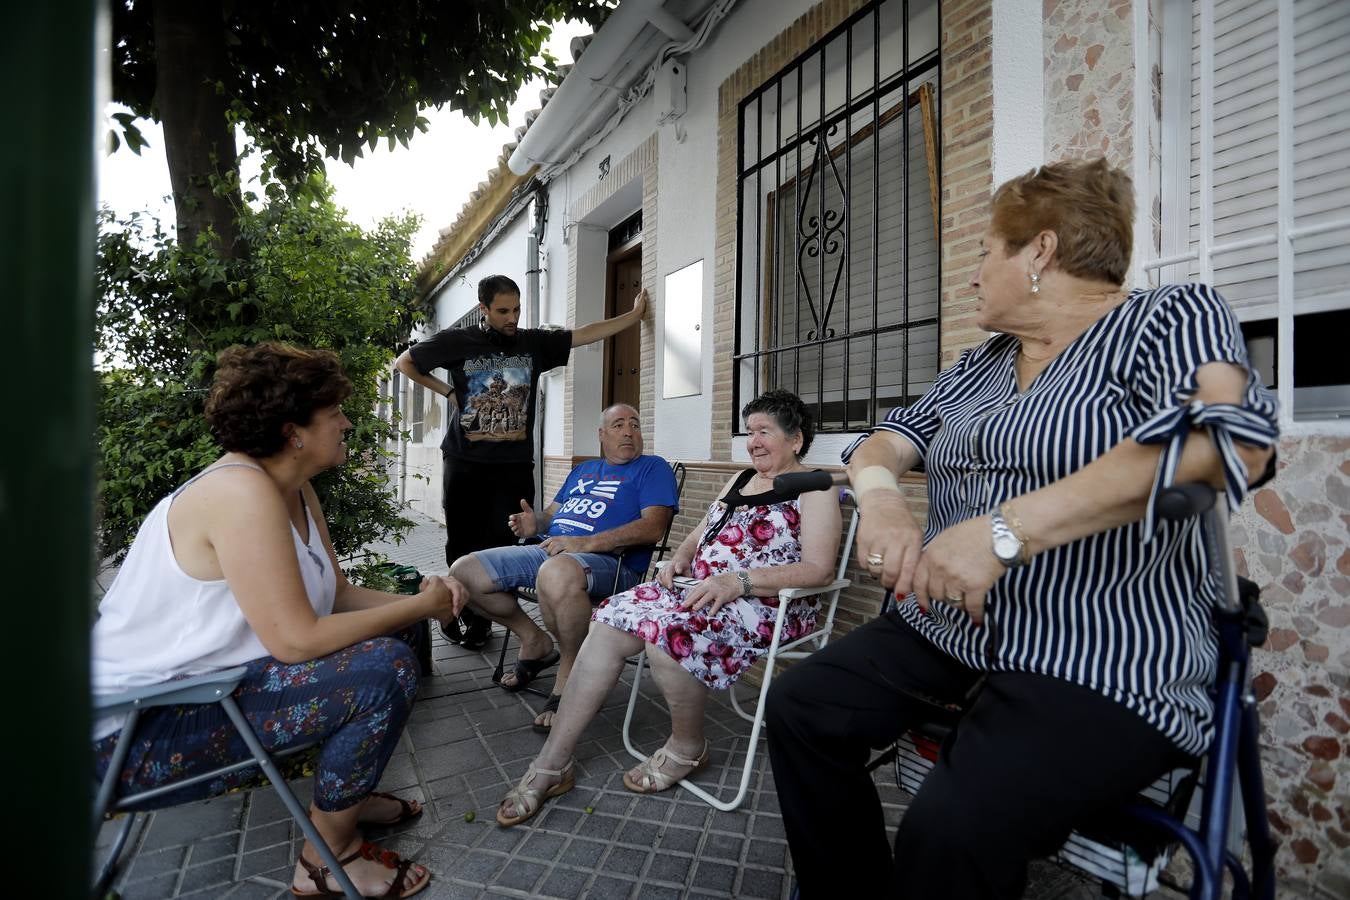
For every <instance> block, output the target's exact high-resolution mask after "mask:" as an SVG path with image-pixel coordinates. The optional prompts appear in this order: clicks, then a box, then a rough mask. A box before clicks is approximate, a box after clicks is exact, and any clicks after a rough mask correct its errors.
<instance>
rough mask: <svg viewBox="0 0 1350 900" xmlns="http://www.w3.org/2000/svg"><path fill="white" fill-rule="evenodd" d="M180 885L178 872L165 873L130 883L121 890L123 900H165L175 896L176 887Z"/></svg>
mask: <svg viewBox="0 0 1350 900" xmlns="http://www.w3.org/2000/svg"><path fill="white" fill-rule="evenodd" d="M177 884H178V873H177V872H165V873H163V874H162V875H156V876H155V877H154V878H147V879H146V880H145V881H138V882H136V883H135V884H131V883H128V884H126V885H124V886H122V887H121V888H120V889H119V892H120V893H121V896H122V900H163V898H165V897H172V896H173V889H174V886H175V885H177Z"/></svg>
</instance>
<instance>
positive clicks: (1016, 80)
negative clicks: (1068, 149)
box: [992, 0, 1045, 187]
mask: <svg viewBox="0 0 1350 900" xmlns="http://www.w3.org/2000/svg"><path fill="white" fill-rule="evenodd" d="M993 7H994V21H993V42H994V43H993V48H992V58H993V68H994V74H993V80H994V136H993V153H994V187H998V186H999V185H1000V184H1002V183H1003V182H1005V181H1007V180H1008V179H1009V178H1012V177H1013V176H1014V175H1021V174H1022V173H1024V172H1026V171H1028V170H1029V169H1032V168H1035V167H1036V166H1039V165H1041V164H1042V163H1043V162H1044V161H1045V125H1044V123H1045V89H1044V85H1043V83H1042V82H1043V81H1044V76H1043V74H1042V73H1043V71H1044V59H1043V52H1042V49H1041V4H1040V3H1039V2H1038V0H998V2H997V3H995V4H993Z"/></svg>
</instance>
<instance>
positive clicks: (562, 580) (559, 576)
mask: <svg viewBox="0 0 1350 900" xmlns="http://www.w3.org/2000/svg"><path fill="white" fill-rule="evenodd" d="M536 584H537V585H538V587H539V609H540V611H541V612H543V614H544V627H546V628H547V629H548V630H549V632H551V633H552V634H553V636H554V637H556V638H557V639H558V650H559V653H560V654H561V656H562V659H561V660H560V661H559V663H558V675H557V677H556V678H555V679H554V682H553V693H555V694H561V693H562V692H563V688H565V687H566V686H567V677H568V676H569V675H571V674H572V666H573V664H574V663H575V662H576V659H577V653H579V652H580V651H581V644H582V642H583V641H585V640H586V633H587V632H588V631H589V630H590V627H591V598H590V596H588V595H587V593H586V572H585V570H584V569H582V567H581V563H579V562H577V560H576V559H574V558H573V557H571V556H567V555H562V556H555V557H553V558H552V559H550V560H549V561H548V562H546V563H544V564H543V565H542V566H540V568H539V577H538V579H537V581H536ZM552 715H553V714H552V713H543V714H542V716H552ZM536 721H539V720H536ZM539 724H540V725H547V724H549V723H548V722H547V721H540V722H539Z"/></svg>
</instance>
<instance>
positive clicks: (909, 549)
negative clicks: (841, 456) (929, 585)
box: [853, 490, 923, 597]
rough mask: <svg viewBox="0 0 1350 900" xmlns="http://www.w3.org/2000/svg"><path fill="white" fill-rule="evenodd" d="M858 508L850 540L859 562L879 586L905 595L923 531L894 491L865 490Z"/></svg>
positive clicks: (917, 557) (901, 595) (919, 549)
mask: <svg viewBox="0 0 1350 900" xmlns="http://www.w3.org/2000/svg"><path fill="white" fill-rule="evenodd" d="M858 511H859V513H860V514H861V515H860V517H859V521H858V534H857V536H856V537H855V538H854V540H853V546H854V548H855V549H856V550H857V554H858V564H859V565H860V566H862V567H863V568H865V569H866V570H867V573H868V574H869V575H871V576H872V577H873V578H875V579H877V580H878V581H880V582H881V586H882V587H884V588H887V589H888V590H892V591H894V592H895V595H896V596H897V597H904V596H905V595H906V594H908V593H909V592H910V591H911V590H912V589H913V588H912V583H913V579H914V568H915V566H916V565H918V562H919V555H920V553H921V552H922V551H923V530H922V529H921V528H919V525H918V523H917V522H915V521H914V516H913V514H912V513H910V511H909V506H908V505H906V503H905V498H904V497H902V496H901V495H900V493H899V492H897V491H889V490H872V491H868V492H867V493H865V494H863V495H862V497H860V498H859V499H858ZM878 560H880V562H878Z"/></svg>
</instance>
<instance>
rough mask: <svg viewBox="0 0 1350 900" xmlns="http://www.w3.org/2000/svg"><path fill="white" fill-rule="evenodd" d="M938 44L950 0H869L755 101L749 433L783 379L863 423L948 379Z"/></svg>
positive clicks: (849, 425) (742, 388) (826, 422)
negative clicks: (753, 415) (942, 375)
mask: <svg viewBox="0 0 1350 900" xmlns="http://www.w3.org/2000/svg"><path fill="white" fill-rule="evenodd" d="M938 41H939V15H938V3H937V2H936V0H930V2H927V3H920V2H903V0H884V2H879V3H874V4H870V5H869V6H867V7H865V8H863V9H862V10H860V11H859V12H858V13H857V14H855V15H854V16H853V17H852V18H850V19H849V20H848V21H847V22H845V23H843V24H842V25H840V26H839V27H838V28H836V29H835V30H834V31H832V32H831V33H829V34H828V35H826V36H825V37H824V38H822V39H821V40H820V41H819V42H818V43H817V44H815V45H814V46H812V47H811V48H810V49H808V50H807V51H806V52H805V53H803V54H802V55H801V56H799V57H798V58H797V59H795V60H794V61H793V62H792V63H790V64H789V65H788V66H786V67H785V68H783V69H782V70H781V71H779V72H778V73H777V74H775V75H774V76H772V77H771V78H770V79H769V80H768V81H766V82H765V83H764V84H763V85H761V86H760V87H759V88H757V89H756V90H755V91H754V92H752V93H751V94H750V95H749V96H747V97H746V98H745V99H744V100H743V101H742V102H741V104H740V109H739V122H738V157H737V169H738V179H737V182H738V190H739V201H738V206H737V256H736V264H737V282H736V337H735V346H734V350H733V354H734V356H733V358H734V363H735V366H734V369H735V371H734V379H735V380H734V387H733V390H734V404H733V406H734V412H733V417H734V419H735V421H734V422H733V424H732V429H733V431H734V432H735V433H741V432H742V424H741V422H740V421H739V410H740V407H741V406H742V405H743V404H744V403H746V402H747V401H749V400H750V399H751V398H753V397H755V396H757V395H758V394H759V393H760V392H762V391H764V390H767V389H769V388H786V389H788V390H791V391H794V392H795V393H796V394H798V395H799V396H800V397H801V398H802V399H803V400H804V401H806V402H807V404H808V405H810V406H811V407H812V408H813V411H814V413H815V416H816V422H817V428H818V430H819V431H822V432H849V431H859V430H863V429H865V428H867V427H869V426H870V425H871V424H872V423H873V422H874V421H876V420H877V418H879V417H880V416H883V415H884V414H885V413H886V411H887V410H889V409H890V408H891V407H894V406H902V405H906V404H908V403H911V402H913V401H914V400H915V399H917V398H918V397H919V396H920V395H922V394H923V392H924V391H926V390H927V389H928V387H929V386H930V385H931V384H932V383H933V380H934V378H935V377H936V376H937V371H938V296H939V286H940V279H939V257H940V253H939V240H938V238H939V233H938V228H939V222H940V218H939V214H938V175H939V172H938V165H939V153H938V146H937V144H938V127H937V124H938V123H937V109H938V89H939V84H938V75H939V65H938V63H939V50H938ZM905 61H908V64H905Z"/></svg>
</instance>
